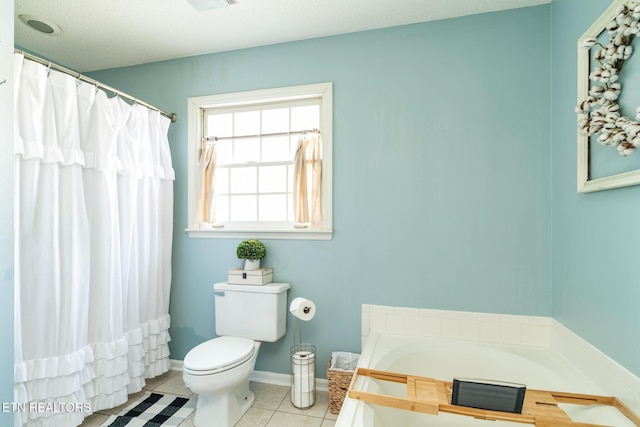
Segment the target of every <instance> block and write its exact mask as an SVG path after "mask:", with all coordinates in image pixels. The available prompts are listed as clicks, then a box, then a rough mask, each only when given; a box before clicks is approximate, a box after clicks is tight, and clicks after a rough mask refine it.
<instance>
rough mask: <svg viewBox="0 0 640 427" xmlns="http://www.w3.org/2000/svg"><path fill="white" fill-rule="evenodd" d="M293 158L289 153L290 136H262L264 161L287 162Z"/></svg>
mask: <svg viewBox="0 0 640 427" xmlns="http://www.w3.org/2000/svg"><path fill="white" fill-rule="evenodd" d="M291 159H293V156H291V157H290V155H289V137H288V136H268V137H265V138H262V161H263V162H287V161H290V160H291Z"/></svg>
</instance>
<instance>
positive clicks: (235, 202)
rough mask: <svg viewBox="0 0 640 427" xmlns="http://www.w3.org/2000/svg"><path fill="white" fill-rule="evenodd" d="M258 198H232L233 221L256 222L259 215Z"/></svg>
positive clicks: (231, 218) (231, 217)
mask: <svg viewBox="0 0 640 427" xmlns="http://www.w3.org/2000/svg"><path fill="white" fill-rule="evenodd" d="M257 208H258V206H257V197H256V196H231V209H230V214H231V215H230V218H229V219H230V220H231V221H256V220H257V217H258V213H257Z"/></svg>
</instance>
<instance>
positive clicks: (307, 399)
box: [291, 386, 316, 408]
mask: <svg viewBox="0 0 640 427" xmlns="http://www.w3.org/2000/svg"><path fill="white" fill-rule="evenodd" d="M315 400H316V399H315V393H313V392H308V393H305V392H300V391H298V390H296V389H295V387H293V386H292V387H291V403H292V404H293V406H295V407H296V408H308V407H309V406H311V405H313V404H314V403H315Z"/></svg>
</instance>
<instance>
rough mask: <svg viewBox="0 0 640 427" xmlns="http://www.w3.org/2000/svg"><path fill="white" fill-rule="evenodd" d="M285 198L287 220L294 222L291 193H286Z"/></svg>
mask: <svg viewBox="0 0 640 427" xmlns="http://www.w3.org/2000/svg"><path fill="white" fill-rule="evenodd" d="M287 200H288V201H289V203H288V204H287V220H288V221H291V222H294V221H295V219H296V217H295V216H294V215H293V193H289V194H288V195H287Z"/></svg>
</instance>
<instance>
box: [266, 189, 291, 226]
mask: <svg viewBox="0 0 640 427" xmlns="http://www.w3.org/2000/svg"><path fill="white" fill-rule="evenodd" d="M286 202H287V196H285V195H284V194H282V195H269V196H260V221H286V220H287V205H286Z"/></svg>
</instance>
